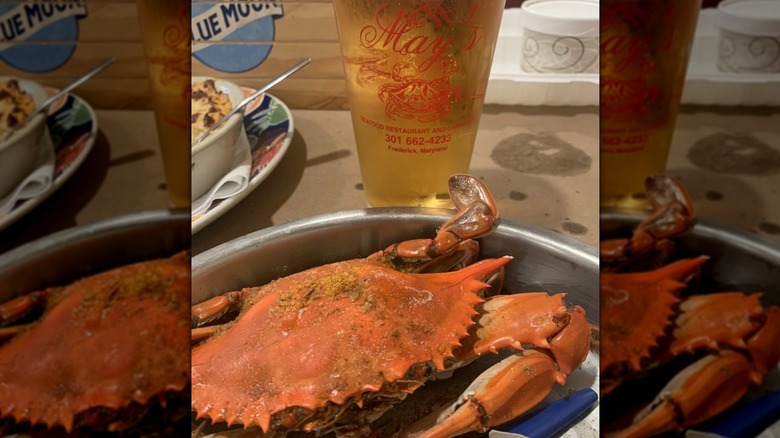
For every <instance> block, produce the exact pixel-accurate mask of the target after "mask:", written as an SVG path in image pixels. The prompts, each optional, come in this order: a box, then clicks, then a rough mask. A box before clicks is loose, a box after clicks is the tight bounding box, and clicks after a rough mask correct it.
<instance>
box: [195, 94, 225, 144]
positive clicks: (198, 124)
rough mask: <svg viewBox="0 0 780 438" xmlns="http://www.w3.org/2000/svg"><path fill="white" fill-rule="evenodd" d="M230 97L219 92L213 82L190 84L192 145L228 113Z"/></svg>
mask: <svg viewBox="0 0 780 438" xmlns="http://www.w3.org/2000/svg"><path fill="white" fill-rule="evenodd" d="M231 108H232V105H231V103H230V96H229V95H228V94H226V93H222V92H221V91H219V90H218V89H217V87H216V85H215V84H214V80H212V79H207V80H205V81H202V82H195V83H193V84H192V110H191V111H192V118H191V123H192V142H193V144H194V143H195V142H196V141H197V140H198V139H200V137H201V136H203V134H204V133H205V132H206V131H207V130H208V129H209V128H211V127H212V126H214V124H215V123H217V122H219V121H220V120H222V118H223V117H225V116H226V115H227V113H228V112H230V109H231Z"/></svg>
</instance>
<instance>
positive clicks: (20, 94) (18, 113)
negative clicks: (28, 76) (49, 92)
mask: <svg viewBox="0 0 780 438" xmlns="http://www.w3.org/2000/svg"><path fill="white" fill-rule="evenodd" d="M33 111H35V99H33V96H32V95H31V94H29V93H26V92H25V91H24V90H22V88H21V87H20V86H19V81H17V80H16V79H9V80H6V81H0V139H1V138H3V137H4V136H5V134H7V133H8V132H11V130H13V129H15V128H16V127H17V126H18V125H19V123H20V122H21V121H22V120H24V119H25V118H27V116H29V115H30V114H32V112H33Z"/></svg>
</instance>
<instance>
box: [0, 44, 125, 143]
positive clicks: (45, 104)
mask: <svg viewBox="0 0 780 438" xmlns="http://www.w3.org/2000/svg"><path fill="white" fill-rule="evenodd" d="M113 62H114V58H109V59H107V60H105V61H103V62H102V63H101V64H100V65H98V66H97V67H95V68H93V69H92V70H90V71H88V72H87V73H85V74H84V75H83V76H81V77H80V78H78V79H76V80H75V81H74V82H72V83H71V84H70V85H68V86H67V87H65V88H63V89H62V90H60V91H58V92H57V93H56V94H54V95H53V96H51V97H50V98H48V99H46V100H45V101H44V102H43V103H42V104H41V105H40V106H39V107H37V108H35V111H33V112H32V113H30V115H29V116H27V117H25V118H24V119H22V121H21V122H19V124H17V125H16V126H15V127H14V128H13V129H12V130H10V131H8V132H6V134H5V136H4V137H3V138H2V139H0V141H5V140H7V139H8V137H10V136H11V134H13V133H14V131H16V130H17V129H20V128H22V127H23V126H24V125H25V124H27V122H29V121H30V120H32V119H33V117H35V116H36V115H38V114H40V113H41V111H45V110H46V109H47V108H48V107H49V105H51V104H53V103H54V102H56V101H57V100H58V99H59V98H60V97H62V96H64V95H65V94H66V93H68V92H69V91H70V90H72V89H74V88H76V87H78V86H79V85H81V84H83V83H84V82H85V81H86V80H87V79H89V78H91V77H92V76H94V75H95V74H97V73H98V72H99V71H101V70H103V69H104V68H106V67H108V66H109V65H111V64H112V63H113Z"/></svg>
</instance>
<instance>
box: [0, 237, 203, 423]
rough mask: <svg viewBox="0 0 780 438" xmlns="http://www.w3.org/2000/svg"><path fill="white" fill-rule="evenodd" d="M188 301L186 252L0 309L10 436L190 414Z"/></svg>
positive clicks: (0, 408) (1, 383) (1, 407)
mask: <svg viewBox="0 0 780 438" xmlns="http://www.w3.org/2000/svg"><path fill="white" fill-rule="evenodd" d="M189 302H190V263H189V254H188V253H185V252H182V253H179V254H176V255H175V256H173V257H171V258H169V259H160V260H153V261H148V262H142V263H136V264H131V265H127V266H123V267H120V268H116V269H112V270H109V271H106V272H103V273H100V274H96V275H92V276H90V277H86V278H83V279H81V280H78V281H76V282H74V283H72V284H69V285H67V286H63V287H54V288H49V289H45V290H42V291H36V292H32V293H30V294H27V295H23V296H19V297H17V298H14V299H12V300H11V301H8V302H5V303H2V304H0V324H2V325H3V326H7V325H8V327H4V328H2V329H0V418H10V419H13V420H14V421H15V422H16V425H14V424H11V425H10V426H9V427H10V429H11V430H10V432H13V431H14V430H15V428H16V427H22V425H23V424H24V423H26V422H29V423H30V424H31V425H32V426H45V427H48V428H51V429H55V428H58V427H62V428H64V429H65V431H67V432H69V433H70V432H73V433H76V434H91V433H98V432H104V431H117V432H124V433H130V434H132V433H137V428H142V430H144V432H145V433H149V432H150V427H149V424H161V425H163V426H160V427H161V428H162V427H164V426H170V425H171V424H172V423H173V422H175V420H176V418H171V417H172V416H175V415H178V416H179V417H182V415H186V414H187V409H184V410H182V409H181V406H182V403H184V402H186V401H188V399H189V368H190V350H189V345H187V343H186V342H182V340H186V339H187V336H188V332H189V326H190V318H189ZM40 310H42V313H41V314H40V315H38V314H37V313H38V311H40ZM149 415H154V418H152V419H150V418H148V416H149ZM157 415H159V417H157ZM6 426H8V425H6ZM3 430H4V428H3V425H2V424H1V423H0V431H3ZM5 431H9V430H5ZM134 431H135V432H134Z"/></svg>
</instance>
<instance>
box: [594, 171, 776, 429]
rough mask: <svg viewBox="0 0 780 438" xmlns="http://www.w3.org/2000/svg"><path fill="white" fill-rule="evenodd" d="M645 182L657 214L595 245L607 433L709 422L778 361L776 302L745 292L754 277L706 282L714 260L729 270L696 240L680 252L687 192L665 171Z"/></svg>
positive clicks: (688, 209)
mask: <svg viewBox="0 0 780 438" xmlns="http://www.w3.org/2000/svg"><path fill="white" fill-rule="evenodd" d="M645 185H646V192H647V196H648V199H649V200H650V202H651V204H652V205H653V206H654V207H655V211H654V212H653V213H652V214H651V216H650V217H648V218H647V219H645V220H643V221H642V222H641V223H639V225H638V226H637V227H636V228H635V229H634V230H633V232H632V233H627V234H624V233H622V232H621V233H619V234H617V233H616V235H610V236H609V237H611V238H610V239H608V240H605V241H603V242H602V244H601V260H602V262H601V269H602V271H603V272H602V274H601V301H602V309H601V310H602V312H601V326H602V331H601V350H600V351H601V383H602V394H603V400H602V405H601V406H602V413H603V415H604V416H603V417H602V420H603V424H604V425H605V429H606V430H605V432H606V433H607V434H612V436H614V437H629V436H656V435H660V434H663V433H666V432H683V431H684V430H685V429H687V428H689V427H693V426H697V425H699V424H701V423H703V422H705V421H710V422H711V423H710V424H712V422H713V421H718V420H717V418H718V417H717V416H718V415H720V414H721V413H723V412H725V411H726V410H727V409H729V408H730V407H733V406H737V405H738V404H739V403H741V402H744V401H745V400H746V399H748V398H749V397H750V392H752V391H760V390H759V388H760V387H761V385H762V384H763V382H765V381H769V380H771V379H769V378H767V376H768V375H769V374H770V373H776V372H777V366H778V364H780V344H778V343H777V339H778V338H780V306H778V305H777V301H776V299H775V300H774V301H775V303H774V304H773V303H772V301H773V300H772V297H771V296H768V295H769V294H766V295H764V294H762V293H753V291H754V290H756V287H757V286H756V285H757V284H759V283H755V281H757V280H759V276H756V277H755V278H753V279H751V282H749V283H744V284H741V283H740V282H736V283H735V284H734V285H729V286H725V287H724V286H722V285H718V284H713V283H712V280H713V278H712V277H713V274H712V270H708V269H710V268H709V265H710V264H712V263H719V268H715V269H718V270H719V271H720V272H719V275H720V276H722V277H724V278H725V277H728V274H724V273H725V272H726V269H724V264H723V263H722V262H720V261H717V260H716V259H717V258H718V256H717V255H716V254H715V253H710V251H707V250H706V249H704V248H705V246H703V245H701V242H698V244H697V243H692V244H690V243H689V245H688V247H687V248H685V251H681V250H680V249H681V247H682V245H681V243H683V241H684V240H685V239H686V237H688V236H689V235H690V234H691V231H692V229H693V228H694V219H695V214H694V209H693V205H692V203H691V200H690V197H689V196H688V194H687V192H686V191H685V189H684V188H683V187H682V185H681V184H680V183H679V182H678V181H677V180H675V179H673V178H670V177H668V176H664V175H654V176H651V177H649V178H648V179H647V181H646V183H645ZM603 223H604V222H603V221H602V224H603ZM629 236H630V237H629ZM689 240H690V239H689ZM710 249H711V248H710ZM731 252H737V250H736V247H735V248H732V251H731ZM711 256H712V257H711ZM749 259H750V261H749V263H750V264H760V263H757V261H758V260H757V259H756V258H749ZM762 261H763V260H762ZM774 264H775V266H776V263H774ZM732 269H740V268H739V267H738V266H737V265H734V267H733V268H732ZM770 269H771V268H770ZM708 277H709V278H708ZM775 280H776V278H775V277H774V276H772V277H771V280H769V281H768V282H767V284H775ZM728 281H729V282H731V281H733V280H728ZM744 289H752V290H750V291H744ZM660 386H663V389H661V390H660V391H658V388H659V387H660Z"/></svg>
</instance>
